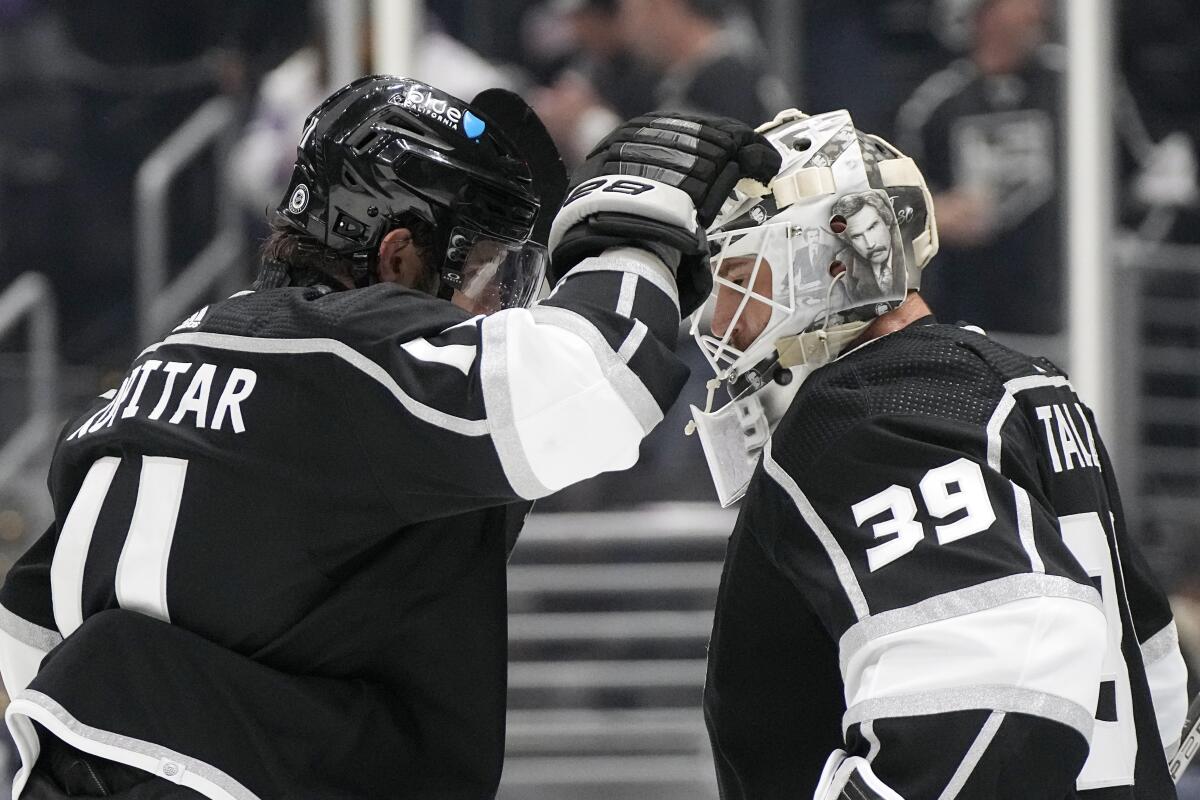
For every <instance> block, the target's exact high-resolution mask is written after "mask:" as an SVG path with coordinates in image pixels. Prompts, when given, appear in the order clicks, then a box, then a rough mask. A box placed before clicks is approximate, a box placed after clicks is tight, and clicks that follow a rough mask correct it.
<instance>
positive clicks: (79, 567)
mask: <svg viewBox="0 0 1200 800" xmlns="http://www.w3.org/2000/svg"><path fill="white" fill-rule="evenodd" d="M120 464H121V459H119V458H117V457H116V456H105V457H103V458H100V459H98V460H97V461H96V463H94V464H92V467H91V469H89V470H88V474H87V477H85V478H84V479H83V485H82V486H80V487H79V493H78V494H77V495H76V496H75V502H74V503H73V504H72V505H71V510H70V511H69V512H68V513H67V520H66V522H64V523H63V527H62V532H61V533H60V534H59V537H58V544H57V545H56V546H55V548H54V560H53V561H52V562H51V564H50V593H51V604H52V605H53V608H54V624H55V625H57V626H58V631H59V633H61V634H62V635H63V636H70V635H71V634H72V633H73V632H74V631H75V629H76V628H78V627H79V626H80V625H82V624H83V568H84V564H85V562H86V561H87V554H88V549H89V548H90V547H91V544H92V532H93V531H94V530H95V529H96V520H97V519H98V518H99V517H100V509H101V507H102V506H103V505H104V498H105V496H106V495H107V494H108V487H109V486H110V485H111V484H112V480H113V477H114V476H115V475H116V474H117V467H118V466H120Z"/></svg>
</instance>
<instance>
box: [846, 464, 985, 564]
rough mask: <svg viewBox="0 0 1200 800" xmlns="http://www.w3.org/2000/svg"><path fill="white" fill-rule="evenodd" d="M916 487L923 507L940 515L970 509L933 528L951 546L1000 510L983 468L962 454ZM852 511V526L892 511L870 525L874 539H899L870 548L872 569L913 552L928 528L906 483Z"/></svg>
mask: <svg viewBox="0 0 1200 800" xmlns="http://www.w3.org/2000/svg"><path fill="white" fill-rule="evenodd" d="M918 488H919V489H920V491H921V498H922V499H923V500H924V501H925V507H926V508H927V509H928V510H929V513H930V514H931V515H932V516H934V517H936V518H937V519H946V518H947V517H949V516H950V515H951V514H954V513H956V512H959V511H965V512H966V513H965V514H964V515H963V516H962V517H961V518H959V519H957V520H955V521H954V522H949V523H946V524H944V525H935V526H934V532H935V533H936V534H937V540H938V544H949V543H950V542H956V541H958V540H959V539H962V538H965V537H967V536H972V535H974V534H976V533H980V532H982V531H986V530H987V529H988V528H990V527H992V523H993V522H995V521H996V512H995V510H994V509H993V508H992V502H991V500H989V499H988V493H987V486H986V485H985V484H984V482H983V471H982V470H980V469H979V465H978V464H976V463H975V462H974V461H970V460H968V459H965V458H960V459H958V460H957V461H951V462H950V463H949V464H946V465H945V466H943V467H937V468H936V469H931V470H929V472H927V473H925V477H924V478H922V479H921V483H920V484H919V485H918ZM850 510H851V512H853V514H854V524H855V525H859V526H861V525H862V524H863V523H864V522H866V521H867V520H869V519H871V518H872V517H875V516H878V515H879V514H882V513H884V512H890V514H891V516H890V518H888V519H885V520H883V521H882V522H877V523H875V524H874V525H872V526H871V531H872V532H873V533H874V534H875V538H876V539H883V538H884V537H888V536H894V537H895V538H892V539H888V541H886V542H884V543H882V544H877V545H875V546H874V547H871V548H869V549H868V550H867V564H868V566H869V567H870V568H871V572H874V571H875V570H877V569H879V568H880V567H884V566H887V565H888V564H890V563H892V562H893V561H895V560H896V559H897V558H900V557H901V556H903V555H907V554H908V553H910V552H912V549H913V548H914V547H916V546H917V542H919V541H921V540H922V539H924V538H925V529H924V527H923V526H922V525H921V523H919V522H917V502H916V498H914V497H913V493H912V490H911V489H906V488H905V487H903V486H896V485H892V486H889V487H888V488H886V489H884V490H883V491H882V492H880V493H879V494H876V495H872V496H871V497H868V498H867V499H866V500H862V501H860V502H858V503H855V504H854V505H853V506H851V507H850Z"/></svg>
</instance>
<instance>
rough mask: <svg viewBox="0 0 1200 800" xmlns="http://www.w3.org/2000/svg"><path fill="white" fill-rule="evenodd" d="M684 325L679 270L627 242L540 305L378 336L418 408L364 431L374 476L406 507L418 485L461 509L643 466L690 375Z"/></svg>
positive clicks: (385, 359)
mask: <svg viewBox="0 0 1200 800" xmlns="http://www.w3.org/2000/svg"><path fill="white" fill-rule="evenodd" d="M678 327H679V303H678V296H677V290H676V288H675V283H674V278H673V276H672V275H671V273H670V271H669V270H668V269H667V267H666V266H665V265H664V264H663V263H662V261H661V260H660V259H658V258H657V257H656V256H654V255H651V254H650V253H648V252H645V251H642V250H638V249H634V248H620V249H613V250H610V251H608V252H607V253H605V254H604V255H602V256H599V257H595V258H591V259H588V260H586V261H583V262H581V263H580V264H579V265H578V266H576V267H575V268H574V269H573V270H572V271H571V272H570V273H569V274H568V275H567V276H566V277H565V278H564V279H563V280H562V281H561V282H560V283H559V284H558V286H557V287H556V290H555V291H554V293H553V294H552V295H551V296H550V297H548V298H546V299H545V300H543V301H542V302H540V303H539V304H537V305H535V306H533V307H532V308H529V309H508V310H504V311H499V312H497V313H495V314H492V315H490V316H487V317H475V318H472V319H468V320H465V321H461V322H458V323H456V324H452V325H449V326H447V327H446V328H445V329H444V330H441V331H440V332H437V333H434V334H432V335H425V336H419V337H416V338H404V339H394V340H390V341H387V342H385V343H383V344H382V345H378V346H376V349H375V351H374V352H373V354H372V356H371V357H372V360H373V361H374V362H375V363H377V364H382V365H384V367H385V369H386V372H387V376H386V377H387V378H388V379H389V380H390V381H391V382H392V384H393V386H394V389H395V391H393V392H392V394H393V395H394V396H395V399H398V400H400V401H401V403H402V404H403V405H404V406H405V409H406V410H407V411H408V412H410V413H409V415H407V416H406V415H395V414H390V413H387V414H384V415H382V416H376V417H375V418H374V419H373V420H371V421H369V422H368V426H367V427H364V428H360V438H361V439H362V440H363V446H364V448H365V449H366V450H367V451H368V452H369V453H370V455H371V458H370V459H369V461H370V462H371V463H373V464H375V465H376V469H375V471H376V482H377V483H378V484H379V485H380V486H383V487H384V488H385V492H387V493H389V494H390V495H391V497H392V499H393V502H394V503H396V504H403V503H406V499H405V498H406V497H409V496H411V495H412V494H414V493H416V494H421V495H424V496H436V497H442V498H446V500H447V501H448V503H449V508H450V510H462V509H463V508H465V507H466V506H468V505H471V504H478V503H480V502H488V503H490V502H493V501H497V500H500V501H506V500H513V499H518V498H520V499H525V500H533V499H536V498H539V497H543V496H546V495H548V494H550V493H552V492H555V491H557V490H559V489H561V488H563V487H565V486H568V485H570V484H572V483H575V482H577V481H581V480H584V479H585V478H590V477H592V476H594V475H597V474H599V473H601V472H605V471H610V470H620V469H626V468H628V467H631V466H633V464H634V463H635V462H636V461H637V458H638V451H639V446H640V443H641V440H642V439H643V438H644V437H645V436H646V435H647V434H648V433H649V432H650V431H651V430H652V429H653V428H654V427H655V426H656V425H657V424H658V423H659V422H660V421H661V420H662V419H663V416H664V414H665V412H666V410H667V409H668V408H669V407H670V406H671V404H672V403H673V402H674V400H675V397H676V396H677V395H678V393H679V391H680V389H682V387H683V384H684V382H685V381H686V379H687V375H688V370H687V368H686V367H685V366H684V365H683V363H682V362H681V361H679V360H678V359H677V358H676V357H675V355H674V353H673V352H672V351H673V348H674V343H675V341H676V337H677V331H678ZM384 399H385V400H387V401H388V402H389V403H390V402H392V401H391V398H386V397H385V398H384ZM393 407H394V406H393ZM414 416H415V417H416V418H417V421H416V422H413V420H412V417H414ZM376 420H378V421H376ZM397 475H402V476H403V479H402V480H398V479H397V478H396V476H397Z"/></svg>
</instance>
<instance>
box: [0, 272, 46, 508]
mask: <svg viewBox="0 0 1200 800" xmlns="http://www.w3.org/2000/svg"><path fill="white" fill-rule="evenodd" d="M24 320H28V327H29V366H28V370H27V372H28V375H29V388H28V394H29V408H28V410H27V413H26V417H25V419H24V421H23V422H22V423H21V424H20V425H19V426H18V427H17V429H16V430H15V431H14V432H13V434H12V435H11V436H10V437H9V438H8V441H6V442H5V443H4V445H3V447H0V487H2V486H7V485H8V484H9V483H10V482H12V480H13V479H14V478H16V477H17V475H18V474H19V473H20V471H21V469H22V468H23V467H24V466H25V464H27V463H28V462H29V460H30V459H31V458H32V457H33V456H35V455H36V454H38V453H39V452H41V451H42V450H43V449H44V447H45V446H46V444H47V442H48V441H49V439H50V438H51V437H53V435H54V428H55V426H56V425H57V424H58V422H59V420H58V311H57V308H56V306H55V303H54V290H53V288H52V287H51V285H50V281H49V280H48V279H47V278H46V276H45V275H42V274H40V273H37V272H26V273H24V274H22V275H20V276H19V277H18V278H17V279H16V280H15V281H13V282H12V284H11V285H10V286H9V287H8V288H7V289H6V290H5V291H4V293H3V294H0V339H3V338H4V337H6V336H7V335H8V334H9V333H10V332H11V331H12V330H13V328H15V327H16V326H17V325H18V324H19V323H21V322H22V321H24Z"/></svg>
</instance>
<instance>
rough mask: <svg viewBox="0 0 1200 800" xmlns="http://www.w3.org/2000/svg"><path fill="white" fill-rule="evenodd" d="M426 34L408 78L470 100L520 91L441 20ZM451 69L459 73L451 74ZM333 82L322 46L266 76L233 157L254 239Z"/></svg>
mask: <svg viewBox="0 0 1200 800" xmlns="http://www.w3.org/2000/svg"><path fill="white" fill-rule="evenodd" d="M426 21H427V23H428V29H427V30H426V32H425V33H424V34H423V35H422V36H421V37H420V38H419V40H418V44H419V49H418V50H417V53H416V58H415V59H414V63H413V67H412V74H411V75H410V76H409V77H413V78H416V79H417V80H421V81H426V82H429V83H432V84H435V85H437V86H438V87H439V88H442V89H443V90H444V91H446V92H448V93H450V94H452V95H454V96H455V97H461V98H463V99H465V100H470V99H471V98H472V97H474V96H475V95H476V94H478V93H479V92H481V91H483V90H484V89H490V88H493V87H499V88H507V89H512V88H515V87H514V86H513V81H512V79H511V78H510V77H509V76H508V74H507V73H505V72H503V71H502V70H500V69H499V68H498V67H496V66H495V65H493V64H491V63H490V62H488V61H487V60H485V59H484V58H482V57H481V56H480V55H479V54H478V53H476V52H475V51H474V50H472V49H471V48H469V47H467V46H466V45H464V44H463V43H462V42H459V41H458V40H457V39H454V38H453V37H451V36H449V35H448V34H446V33H444V32H443V31H442V30H441V29H440V27H439V26H438V22H437V20H436V19H434V18H431V17H426ZM368 33H369V31H368V30H366V29H364V30H363V32H362V52H361V56H362V61H361V64H360V69H361V74H363V75H366V74H369V73H370V72H371V50H370V45H371V37H370V36H369V35H368ZM447 64H453V65H454V69H452V70H447V69H446V68H445V67H446V65H447ZM329 83H330V79H329V74H328V64H327V62H326V52H325V44H324V43H323V42H320V41H316V42H314V43H313V44H310V45H308V46H305V47H302V48H300V49H299V50H297V51H296V52H294V53H293V54H292V55H291V56H290V57H288V58H287V59H286V60H285V61H284V62H283V63H282V64H280V65H279V66H278V67H276V68H275V69H273V70H272V71H271V72H269V73H268V74H267V75H266V76H265V77H264V78H263V80H262V83H261V85H260V86H259V90H258V95H257V98H256V99H255V103H254V111H253V112H252V114H251V116H250V119H249V121H248V122H247V124H246V127H245V130H244V132H243V133H242V137H241V139H240V140H239V142H238V143H237V145H236V146H235V148H234V152H233V154H232V156H231V158H232V163H233V169H232V170H231V173H232V175H233V176H234V190H235V192H236V193H237V196H238V199H239V201H240V202H241V203H242V205H243V206H244V207H245V209H246V211H247V213H248V214H249V217H250V219H251V220H253V221H254V222H255V223H257V226H256V229H255V230H254V231H252V233H253V234H255V235H260V234H262V233H263V232H265V230H266V223H267V222H268V220H269V215H270V212H271V211H272V210H274V208H275V206H277V205H278V204H279V200H280V197H281V196H282V194H283V192H284V190H285V189H286V188H287V183H288V180H289V179H290V177H291V174H292V165H293V164H294V162H295V159H296V150H295V147H296V139H297V137H298V135H299V133H300V130H301V129H302V128H303V127H304V120H305V118H306V117H307V116H308V115H309V113H310V112H311V111H312V110H313V109H314V108H316V106H317V104H318V103H319V102H321V100H322V99H324V98H325V96H326V95H328V94H329V91H330V88H331V87H330V86H329Z"/></svg>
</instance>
